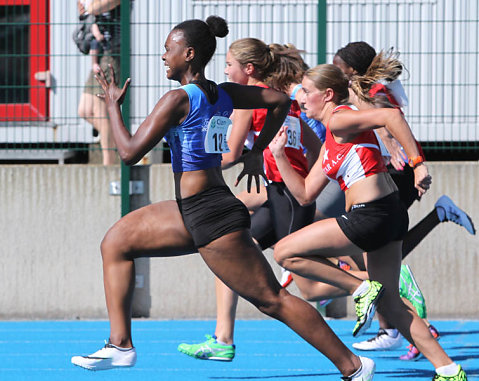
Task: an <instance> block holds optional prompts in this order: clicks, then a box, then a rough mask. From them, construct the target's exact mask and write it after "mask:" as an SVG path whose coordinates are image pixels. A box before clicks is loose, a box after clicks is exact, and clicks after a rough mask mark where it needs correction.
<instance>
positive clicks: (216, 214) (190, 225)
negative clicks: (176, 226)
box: [176, 186, 251, 247]
mask: <svg viewBox="0 0 479 381" xmlns="http://www.w3.org/2000/svg"><path fill="white" fill-rule="evenodd" d="M176 202H177V204H178V207H179V209H180V213H181V216H182V217H183V222H184V223H185V227H186V229H187V230H188V232H189V233H190V234H191V236H192V237H193V242H194V243H195V246H196V247H202V246H205V245H207V244H209V243H210V242H212V241H214V240H215V239H218V238H220V237H222V236H224V235H225V234H228V233H232V232H235V231H239V230H243V229H249V228H250V225H251V220H250V216H249V213H248V209H247V208H246V206H244V204H243V203H242V202H241V201H240V200H238V199H237V198H236V197H235V195H234V194H233V193H232V192H231V190H230V189H229V188H228V187H227V186H218V187H212V188H208V189H206V190H204V191H202V192H200V193H197V194H195V195H193V196H190V197H186V198H183V199H176Z"/></svg>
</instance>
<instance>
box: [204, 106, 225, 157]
mask: <svg viewBox="0 0 479 381" xmlns="http://www.w3.org/2000/svg"><path fill="white" fill-rule="evenodd" d="M230 128H231V119H229V118H226V117H224V116H217V115H215V116H213V117H212V118H211V119H210V121H209V123H208V129H207V131H206V136H205V151H206V152H207V153H227V152H230V149H229V147H228V143H227V140H228V136H229V132H230Z"/></svg>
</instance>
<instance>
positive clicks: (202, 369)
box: [0, 320, 479, 381]
mask: <svg viewBox="0 0 479 381" xmlns="http://www.w3.org/2000/svg"><path fill="white" fill-rule="evenodd" d="M328 323H329V324H330V325H331V327H332V328H333V329H334V331H335V332H336V333H337V334H338V335H339V336H340V338H341V339H342V340H343V341H344V342H345V343H346V345H348V346H349V347H351V344H352V343H353V342H354V341H355V340H357V339H354V338H353V337H352V336H351V330H352V328H353V322H352V321H351V320H330V321H328ZM432 323H433V324H434V326H435V327H436V328H437V329H438V330H439V332H440V333H441V338H440V342H441V344H442V346H443V347H444V348H445V349H446V351H447V353H448V354H449V356H451V357H452V359H453V360H454V361H456V362H457V363H460V364H461V365H462V366H463V368H464V369H465V370H466V371H467V373H468V377H469V380H470V381H472V380H479V321H471V320H458V321H446V320H437V321H432ZM214 324H215V322H214V321H177V320H174V321H171V320H170V321H152V320H134V322H133V334H134V342H135V346H136V348H137V351H138V362H137V364H136V366H135V367H134V368H128V369H115V370H109V371H100V372H91V371H87V370H84V369H81V368H78V367H75V366H74V365H72V364H71V363H70V358H71V356H72V355H78V354H90V353H92V352H94V351H96V350H97V349H100V347H101V346H102V343H103V340H104V339H105V338H107V336H108V327H109V325H108V322H106V321H4V322H0V359H1V360H0V380H1V381H5V380H8V381H9V380H12V381H18V380H34V381H36V380H38V381H43V380H45V381H46V380H48V381H50V380H62V381H65V380H68V381H72V380H115V381H121V380H129V381H131V380H133V381H146V380H168V381H177V380H178V381H180V380H181V381H185V380H191V381H197V380H198V381H200V380H210V381H215V380H233V381H234V380H238V381H239V380H257V381H263V380H264V381H310V380H311V381H313V380H317V381H320V380H336V381H339V380H340V374H339V372H338V371H337V370H336V369H335V368H334V366H333V365H332V364H331V363H330V362H329V361H328V360H327V359H326V358H325V357H324V356H322V355H321V354H319V353H318V352H316V351H315V350H314V349H313V348H312V347H311V346H309V345H308V344H306V343H305V342H304V341H302V340H301V339H300V338H299V337H298V336H296V334H294V333H293V332H292V331H291V330H289V329H288V328H287V327H286V326H284V325H282V324H281V323H278V322H276V321H274V320H261V321H256V320H240V321H237V323H236V335H235V339H236V345H237V349H236V357H235V359H234V360H233V361H232V362H230V363H225V362H218V361H203V360H195V359H192V358H189V357H188V356H186V355H184V354H181V353H179V352H178V351H177V349H176V348H177V346H178V344H179V343H181V342H190V343H191V342H195V341H200V340H201V341H202V340H203V338H204V334H206V333H212V332H213V330H214ZM376 330H377V323H376V322H374V323H373V325H372V327H371V329H370V330H369V332H368V334H366V335H364V336H362V337H361V339H367V338H369V337H372V336H373V335H374V333H375V331H376ZM406 344H407V343H406V342H404V345H403V348H401V349H400V350H395V351H389V352H369V354H368V355H369V356H370V357H371V358H373V359H374V360H375V362H376V368H377V369H376V376H375V378H374V380H377V381H379V380H408V381H409V380H431V379H432V377H433V369H432V365H431V364H430V363H429V362H428V361H427V360H425V359H422V360H419V361H416V362H404V361H401V360H399V359H398V357H399V355H401V354H403V353H405V351H406Z"/></svg>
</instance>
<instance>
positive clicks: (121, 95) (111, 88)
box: [95, 65, 131, 105]
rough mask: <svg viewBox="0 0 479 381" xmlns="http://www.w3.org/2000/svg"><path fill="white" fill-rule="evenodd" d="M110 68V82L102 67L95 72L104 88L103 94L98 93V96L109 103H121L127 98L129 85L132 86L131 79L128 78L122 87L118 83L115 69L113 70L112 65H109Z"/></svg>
mask: <svg viewBox="0 0 479 381" xmlns="http://www.w3.org/2000/svg"><path fill="white" fill-rule="evenodd" d="M108 69H109V70H110V74H111V81H110V82H108V80H107V79H106V76H105V72H104V71H103V70H102V69H101V68H99V71H98V72H97V73H96V74H95V78H96V80H97V81H98V83H99V84H100V86H101V88H102V89H103V94H97V95H96V96H97V97H98V98H101V99H104V100H105V102H106V103H107V104H111V103H118V104H120V105H121V104H122V103H123V100H124V99H125V95H126V91H127V90H128V87H130V82H131V79H130V78H128V79H127V80H126V81H125V84H124V85H123V88H122V89H120V88H119V87H118V86H117V85H116V75H115V70H113V67H112V66H111V65H108Z"/></svg>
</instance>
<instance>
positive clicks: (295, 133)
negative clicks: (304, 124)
mask: <svg viewBox="0 0 479 381" xmlns="http://www.w3.org/2000/svg"><path fill="white" fill-rule="evenodd" d="M283 125H285V126H287V127H288V129H287V130H286V135H287V136H288V141H287V142H286V147H291V148H294V149H300V147H301V123H300V122H299V119H298V118H295V117H294V116H290V115H288V116H287V117H286V119H285V120H284V123H283Z"/></svg>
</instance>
